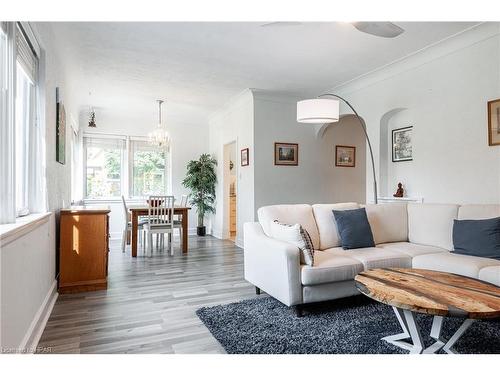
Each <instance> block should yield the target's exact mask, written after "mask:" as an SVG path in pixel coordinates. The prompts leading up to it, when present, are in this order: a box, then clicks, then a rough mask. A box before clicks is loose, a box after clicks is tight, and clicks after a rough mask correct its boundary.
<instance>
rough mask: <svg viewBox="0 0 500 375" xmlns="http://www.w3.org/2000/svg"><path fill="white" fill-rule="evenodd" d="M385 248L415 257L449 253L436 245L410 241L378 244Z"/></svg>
mask: <svg viewBox="0 0 500 375" xmlns="http://www.w3.org/2000/svg"><path fill="white" fill-rule="evenodd" d="M377 247H381V248H383V249H389V250H392V251H395V252H397V253H400V254H406V255H409V256H411V257H412V258H413V257H416V256H418V255H423V254H434V253H443V252H444V253H448V250H446V249H443V248H441V247H436V246H428V245H418V244H415V243H410V242H392V243H382V244H380V245H377Z"/></svg>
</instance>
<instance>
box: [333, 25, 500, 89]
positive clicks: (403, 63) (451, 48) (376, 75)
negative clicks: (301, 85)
mask: <svg viewBox="0 0 500 375" xmlns="http://www.w3.org/2000/svg"><path fill="white" fill-rule="evenodd" d="M499 34H500V23H498V22H484V23H480V24H477V25H474V26H472V27H470V28H469V29H466V30H463V31H461V32H460V33H457V34H454V35H452V36H450V37H448V38H445V39H443V40H441V41H439V42H436V43H434V44H431V45H429V46H427V47H424V48H423V49H421V50H419V51H416V52H414V53H412V54H410V55H407V56H405V57H403V58H401V59H398V60H396V61H393V62H391V63H389V64H387V65H384V66H382V67H380V68H377V69H375V70H372V71H370V72H367V73H365V74H362V75H361V76H358V77H356V78H354V79H351V80H349V81H347V82H344V83H342V84H340V85H337V86H335V87H333V88H332V89H330V90H327V91H330V92H338V93H342V94H344V95H346V94H348V93H352V92H356V91H358V90H361V89H363V88H365V87H368V86H371V85H373V84H375V83H377V82H380V81H384V80H386V79H389V78H391V77H394V76H396V75H398V74H401V73H404V72H406V71H409V70H412V69H415V68H418V67H419V66H422V65H424V64H427V63H429V62H431V61H434V60H437V59H439V58H442V57H444V56H447V55H450V54H452V53H454V52H457V51H460V50H462V49H464V48H467V47H470V46H472V45H474V44H477V43H480V42H482V41H484V40H487V39H490V38H493V37H496V36H498V35H499Z"/></svg>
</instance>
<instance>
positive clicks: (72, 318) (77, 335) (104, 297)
mask: <svg viewBox="0 0 500 375" xmlns="http://www.w3.org/2000/svg"><path fill="white" fill-rule="evenodd" d="M174 244H175V255H174V256H169V255H168V251H167V249H165V250H164V251H163V253H158V252H154V253H153V257H152V258H147V257H144V254H143V251H142V249H139V252H138V256H137V258H132V257H131V256H130V247H128V248H127V252H126V253H125V254H123V253H122V252H121V248H120V244H119V241H111V243H110V248H111V251H110V254H109V259H110V262H109V276H108V289H107V290H104V291H98V292H88V293H79V294H65V295H60V296H59V298H58V300H57V302H56V304H55V306H54V309H53V311H52V314H51V316H50V318H49V321H48V322H47V326H46V328H45V331H44V332H43V335H42V337H41V339H40V343H39V346H40V347H49V348H50V352H52V353H224V349H223V348H222V347H221V346H220V345H219V343H218V342H217V341H216V340H215V339H214V338H213V336H212V335H211V334H210V332H209V331H208V329H207V328H206V327H205V326H204V325H203V323H202V322H201V321H200V320H199V319H198V317H197V316H196V314H195V311H196V310H197V309H198V308H200V307H202V306H209V305H217V304H225V303H230V302H234V301H239V300H242V299H247V298H254V297H256V296H255V290H254V288H253V286H252V285H250V284H249V283H247V282H246V281H245V280H244V279H243V249H240V248H238V247H236V246H235V245H234V243H233V242H231V241H221V240H218V239H215V238H213V237H209V236H207V237H204V238H201V237H196V236H193V237H189V253H188V254H187V255H182V254H181V252H180V248H179V240H178V239H177V238H176V240H175V242H174Z"/></svg>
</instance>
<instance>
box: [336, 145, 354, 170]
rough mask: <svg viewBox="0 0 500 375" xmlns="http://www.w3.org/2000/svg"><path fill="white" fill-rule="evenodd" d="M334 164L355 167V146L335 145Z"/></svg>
mask: <svg viewBox="0 0 500 375" xmlns="http://www.w3.org/2000/svg"><path fill="white" fill-rule="evenodd" d="M335 166H336V167H348V168H354V167H356V147H354V146H344V145H336V146H335Z"/></svg>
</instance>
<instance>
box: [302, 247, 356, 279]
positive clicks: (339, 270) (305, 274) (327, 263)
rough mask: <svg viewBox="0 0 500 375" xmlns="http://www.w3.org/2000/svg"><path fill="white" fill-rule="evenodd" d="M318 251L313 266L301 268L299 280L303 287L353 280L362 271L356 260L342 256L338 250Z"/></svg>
mask: <svg viewBox="0 0 500 375" xmlns="http://www.w3.org/2000/svg"><path fill="white" fill-rule="evenodd" d="M335 250H336V249H328V250H324V251H318V252H316V253H315V258H314V266H302V270H301V279H302V284H303V285H317V284H325V283H333V282H337V281H345V280H353V279H354V277H355V276H356V275H357V274H358V273H359V272H361V271H363V264H362V263H361V262H359V261H357V260H356V259H353V258H350V257H347V256H345V255H343V253H344V250H342V248H339V250H340V251H335Z"/></svg>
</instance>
